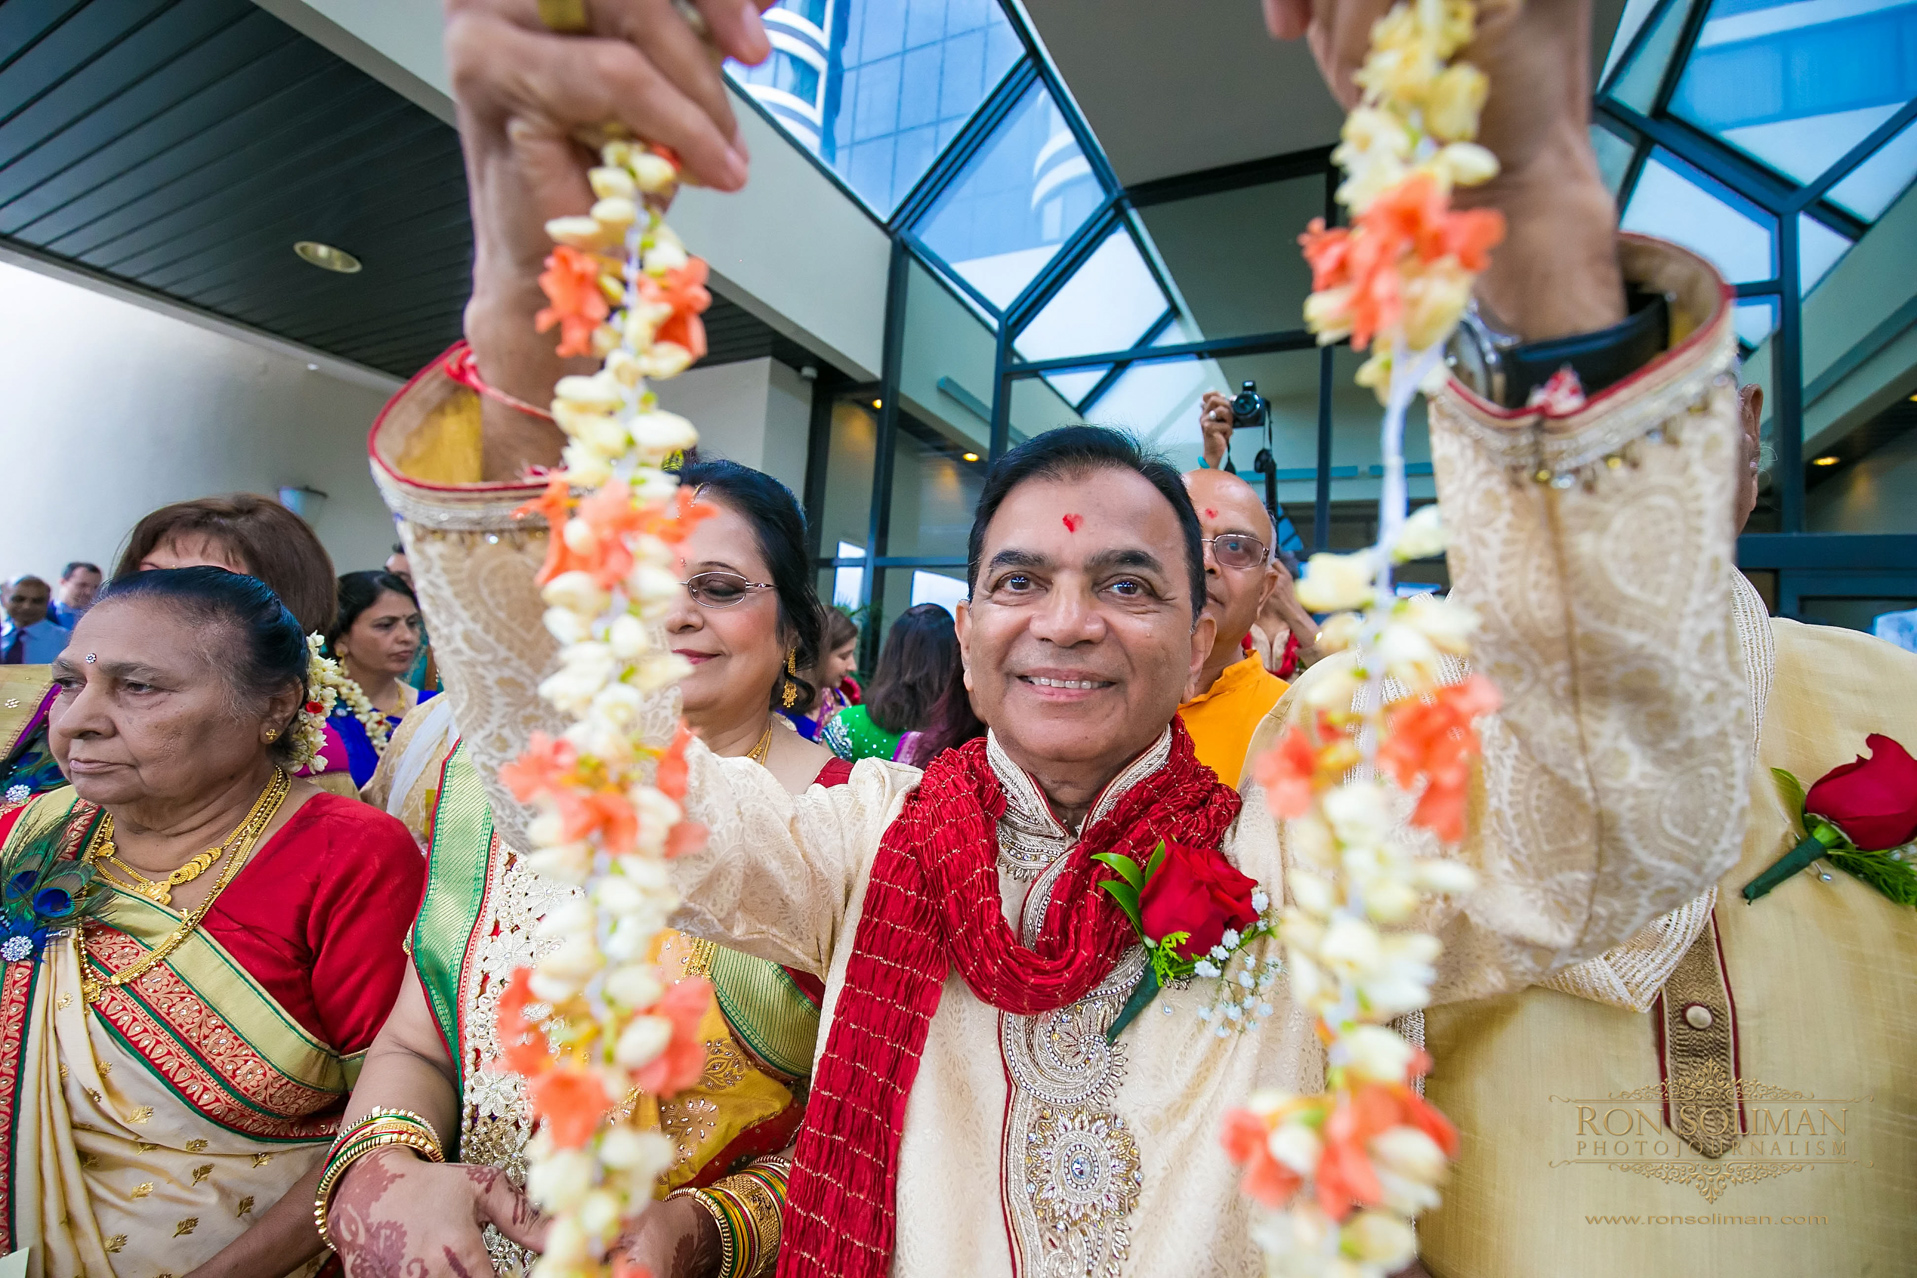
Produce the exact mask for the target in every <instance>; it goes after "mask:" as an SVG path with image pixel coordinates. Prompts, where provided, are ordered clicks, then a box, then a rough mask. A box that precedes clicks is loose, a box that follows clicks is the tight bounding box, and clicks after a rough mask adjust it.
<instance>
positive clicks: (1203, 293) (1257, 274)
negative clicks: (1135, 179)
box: [1136, 174, 1325, 341]
mask: <svg viewBox="0 0 1917 1278" xmlns="http://www.w3.org/2000/svg"><path fill="white" fill-rule="evenodd" d="M1324 211H1325V182H1324V178H1322V177H1320V176H1318V175H1315V174H1314V175H1312V176H1311V177H1304V178H1293V179H1291V180H1289V181H1285V182H1271V183H1266V184H1264V185H1262V186H1252V187H1244V188H1242V189H1240V190H1236V191H1221V192H1218V193H1216V194H1212V195H1201V196H1196V197H1194V198H1192V199H1189V200H1177V201H1173V202H1171V203H1168V204H1154V205H1150V206H1148V207H1146V208H1143V209H1140V210H1138V213H1137V215H1136V216H1137V219H1138V222H1139V224H1140V225H1141V226H1142V227H1143V228H1144V231H1145V233H1146V235H1147V236H1148V237H1149V239H1150V241H1151V245H1152V249H1153V251H1154V252H1156V253H1157V255H1158V260H1159V262H1160V264H1161V265H1162V266H1163V267H1164V270H1165V274H1166V278H1167V282H1168V283H1169V284H1170V285H1171V288H1172V291H1173V292H1174V294H1176V296H1175V297H1174V299H1173V301H1174V304H1175V305H1176V306H1177V308H1178V311H1179V316H1180V318H1181V319H1182V320H1183V321H1184V333H1185V335H1184V336H1183V337H1180V338H1174V339H1173V340H1176V341H1197V340H1200V339H1203V338H1207V337H1239V336H1243V335H1246V334H1250V333H1271V332H1281V331H1284V330H1286V329H1295V328H1302V327H1303V326H1304V305H1305V297H1306V295H1308V294H1309V293H1310V292H1311V270H1310V268H1309V267H1307V266H1306V265H1305V260H1304V256H1303V254H1301V253H1300V252H1299V251H1298V236H1299V235H1300V234H1301V233H1302V232H1303V231H1304V229H1305V226H1306V225H1307V224H1308V223H1309V222H1310V221H1311V219H1312V218H1314V217H1322V216H1324Z"/></svg>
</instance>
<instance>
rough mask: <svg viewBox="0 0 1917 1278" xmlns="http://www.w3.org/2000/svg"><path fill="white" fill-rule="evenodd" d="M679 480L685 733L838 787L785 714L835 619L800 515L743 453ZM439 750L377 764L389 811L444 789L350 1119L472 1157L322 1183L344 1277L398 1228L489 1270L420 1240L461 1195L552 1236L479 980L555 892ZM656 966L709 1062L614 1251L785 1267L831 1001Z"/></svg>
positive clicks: (766, 971)
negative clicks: (421, 1221) (653, 1189)
mask: <svg viewBox="0 0 1917 1278" xmlns="http://www.w3.org/2000/svg"><path fill="white" fill-rule="evenodd" d="M679 482H680V485H681V488H682V490H683V491H685V492H688V493H691V494H693V497H694V502H695V506H696V508H697V510H698V511H699V512H700V513H701V514H702V515H703V516H704V517H703V518H702V519H700V520H699V521H698V522H697V523H696V524H695V526H694V527H693V529H692V531H691V533H690V534H689V535H688V536H687V538H686V540H685V541H684V543H683V544H682V545H681V547H680V553H681V559H680V565H679V568H680V572H679V576H680V580H681V582H682V583H683V584H684V586H685V593H684V594H683V595H682V596H681V597H680V599H679V600H678V602H677V603H675V604H674V605H673V606H672V608H671V610H670V611H669V612H668V613H667V614H666V616H665V617H664V618H663V620H662V625H663V627H664V629H665V632H666V642H667V646H668V647H670V648H671V649H672V650H673V651H674V652H677V653H678V654H679V655H680V656H681V657H684V658H685V659H686V660H687V661H688V662H690V663H691V664H692V673H691V674H690V675H688V676H687V677H686V678H685V680H684V681H683V682H682V683H681V684H680V688H681V691H682V695H683V712H684V715H685V719H686V722H687V724H688V725H689V726H690V727H691V729H692V731H693V732H695V733H697V734H698V735H699V737H700V738H701V739H702V740H703V741H704V742H705V743H706V744H707V745H708V746H709V747H710V748H711V749H712V750H713V751H714V752H715V753H718V754H722V755H731V756H735V757H737V756H747V757H750V758H753V759H756V760H758V761H759V762H760V763H761V764H763V765H764V766H765V767H766V768H767V769H768V770H770V771H771V772H772V774H773V775H774V776H775V777H777V778H778V779H779V780H780V782H781V783H782V784H783V785H784V786H785V787H786V788H787V789H788V790H790V791H792V792H793V793H795V794H797V793H802V792H803V791H805V790H806V789H808V788H809V787H811V786H813V785H815V784H816V785H841V784H844V783H845V781H846V780H847V779H848V778H849V777H850V775H851V771H852V767H851V764H849V763H847V762H846V761H845V760H842V759H840V758H838V757H837V756H836V755H834V754H833V753H832V752H831V751H829V750H827V749H826V748H825V747H823V746H820V745H816V744H814V743H813V742H810V741H807V740H806V739H805V738H804V737H802V736H800V735H799V734H798V733H797V732H796V731H794V730H793V728H792V726H791V724H790V722H789V721H788V720H787V718H786V716H785V715H784V714H782V713H781V711H783V710H785V709H788V708H790V707H792V706H795V705H796V706H804V705H806V704H808V703H809V702H810V701H811V699H812V697H813V695H814V694H813V689H812V687H811V685H810V684H809V683H808V682H807V680H806V679H804V678H803V677H802V676H801V674H800V673H799V672H803V671H807V670H811V669H814V668H815V667H816V663H817V661H818V655H819V649H820V644H821V640H822V635H823V631H824V624H825V618H824V613H823V611H822V609H821V608H820V607H819V601H818V597H817V595H816V594H815V593H814V591H813V586H812V580H813V570H812V568H811V565H810V563H809V562H808V560H807V556H806V550H805V548H806V545H807V538H806V529H805V517H804V515H802V514H801V513H800V510H799V504H798V502H797V501H796V500H795V499H794V498H793V496H792V494H791V492H790V491H788V490H787V489H786V487H785V486H784V485H783V484H781V483H779V481H778V480H776V479H773V478H772V477H771V476H769V475H764V474H761V473H760V472H758V471H756V470H752V469H749V468H748V467H745V466H741V465H739V464H737V463H736V462H728V461H694V462H690V463H688V464H687V465H686V466H685V467H683V468H682V469H681V471H680V472H679ZM428 713H430V709H429V710H428V711H421V712H419V713H418V714H416V715H414V716H412V717H410V718H409V719H408V721H407V722H408V724H411V723H413V722H414V720H416V719H420V718H422V717H423V716H424V715H426V714H428ZM436 741H437V738H429V739H427V740H426V742H425V744H424V745H423V746H422V747H420V748H421V749H422V750H424V751H425V756H423V757H420V758H413V759H410V761H409V759H408V757H407V756H409V755H410V753H411V751H412V749H413V747H412V745H411V743H410V741H409V740H408V739H407V738H406V736H405V728H404V727H402V729H401V735H396V736H395V738H394V745H393V746H392V747H390V748H389V749H388V751H387V757H386V759H385V760H383V761H382V764H381V772H382V774H387V776H388V781H389V784H390V787H391V789H390V791H389V792H386V793H384V794H382V796H381V797H382V799H383V800H384V801H389V802H390V804H391V807H392V809H393V810H395V811H397V812H400V813H401V814H405V813H407V812H410V811H413V810H414V805H413V804H412V802H411V800H410V799H409V798H408V797H407V794H406V793H403V792H405V791H409V790H419V789H421V788H429V789H431V790H432V791H433V794H432V797H431V799H430V800H428V801H426V802H425V803H423V804H421V805H419V807H420V810H423V811H430V813H431V815H430V817H429V818H428V819H426V820H425V821H423V822H422V823H421V828H420V829H419V830H418V831H417V832H416V837H420V838H421V841H422V842H425V843H428V844H429V845H430V862H429V869H428V879H429V885H428V888H427V894H426V904H425V905H424V906H422V908H421V912H420V919H419V922H418V923H417V924H416V925H415V928H414V931H413V937H412V942H413V944H412V954H413V969H412V971H411V972H410V973H409V974H408V976H407V978H406V983H405V985H404V986H403V987H402V989H401V991H400V995H399V1000H398V1002H397V1004H396V1005H395V1006H394V1008H393V1012H392V1015H391V1017H390V1018H389V1019H388V1021H387V1028H386V1029H385V1030H383V1031H382V1032H381V1035H380V1038H379V1040H378V1041H377V1042H375V1043H374V1044H373V1047H372V1050H371V1052H369V1054H368V1056H367V1061H366V1067H365V1070H364V1071H363V1073H362V1074H361V1076H360V1083H359V1087H358V1089H357V1090H356V1091H355V1093H354V1100H353V1105H352V1108H351V1109H350V1110H349V1112H348V1113H347V1116H346V1119H347V1122H348V1123H349V1124H351V1123H354V1122H357V1121H359V1120H361V1119H371V1120H372V1121H378V1120H377V1119H376V1118H374V1117H373V1111H374V1110H375V1109H376V1108H382V1107H383V1108H386V1109H399V1110H406V1111H410V1112H412V1113H415V1114H419V1115H422V1116H424V1117H425V1120H426V1121H427V1122H428V1123H429V1124H431V1126H432V1131H433V1135H434V1136H435V1137H436V1138H437V1139H438V1140H440V1141H442V1142H443V1152H444V1153H445V1154H446V1155H447V1156H449V1157H458V1158H460V1159H463V1160H464V1162H461V1163H452V1164H449V1165H445V1166H441V1165H437V1164H433V1163H429V1162H425V1161H422V1160H420V1159H417V1158H414V1157H413V1155H412V1153H411V1152H409V1151H407V1150H403V1149H393V1150H381V1151H379V1152H376V1153H372V1154H368V1155H367V1156H365V1157H364V1158H363V1159H360V1160H358V1161H355V1162H353V1163H351V1164H350V1165H349V1166H348V1167H347V1168H346V1169H345V1171H344V1173H343V1174H341V1175H339V1176H338V1177H337V1178H336V1179H335V1180H334V1181H332V1182H329V1183H330V1184H331V1189H330V1191H329V1198H328V1201H327V1202H326V1204H325V1208H324V1212H323V1216H324V1219H325V1220H326V1222H327V1224H326V1228H327V1234H328V1237H329V1240H330V1241H331V1242H332V1244H333V1245H334V1246H335V1247H337V1248H338V1249H339V1251H340V1253H341V1255H342V1257H343V1258H344V1259H345V1261H346V1263H347V1268H348V1272H349V1273H358V1272H361V1271H362V1270H363V1269H366V1268H368V1267H369V1261H370V1259H371V1257H372V1256H373V1253H374V1252H376V1251H378V1250H379V1245H381V1244H379V1240H381V1239H390V1238H394V1237H400V1238H403V1239H404V1240H405V1241H404V1243H403V1248H404V1249H405V1250H406V1254H407V1256H408V1257H412V1258H417V1259H419V1260H420V1261H421V1263H422V1264H424V1266H425V1267H426V1268H429V1269H431V1270H432V1271H433V1272H435V1273H437V1272H440V1271H441V1269H442V1268H443V1266H444V1265H445V1264H446V1263H448V1261H449V1260H452V1259H457V1260H458V1262H459V1263H460V1264H463V1265H466V1266H467V1268H468V1269H470V1270H472V1271H473V1272H486V1273H490V1272H492V1265H491V1264H490V1263H489V1261H488V1257H487V1256H485V1255H483V1254H481V1255H470V1256H469V1255H465V1254H460V1255H458V1256H456V1257H455V1256H453V1255H452V1253H451V1252H448V1253H447V1254H446V1255H444V1256H442V1254H441V1253H440V1252H439V1251H438V1250H435V1249H434V1243H433V1240H432V1239H431V1238H430V1237H429V1236H428V1234H427V1233H426V1232H425V1231H420V1230H414V1229H413V1227H412V1225H411V1224H410V1223H409V1217H410V1216H412V1215H414V1214H416V1210H417V1207H416V1205H417V1204H418V1203H420V1202H424V1201H433V1202H439V1201H445V1200H447V1199H449V1198H450V1199H453V1200H456V1201H457V1202H459V1203H460V1204H462V1205H464V1204H470V1205H471V1210H472V1211H473V1212H474V1213H475V1214H476V1215H475V1217H474V1218H477V1219H489V1220H492V1221H493V1222H494V1223H496V1224H501V1225H502V1234H503V1235H504V1237H503V1238H502V1239H501V1240H499V1241H497V1242H496V1243H495V1244H494V1246H495V1247H496V1248H497V1250H496V1251H495V1252H494V1254H493V1256H492V1258H491V1259H492V1260H493V1261H497V1262H500V1263H501V1264H507V1263H513V1264H523V1263H525V1262H526V1261H527V1260H528V1259H529V1253H527V1252H524V1251H520V1250H519V1249H518V1244H520V1243H526V1244H529V1245H535V1246H536V1245H537V1242H538V1240H539V1229H538V1227H537V1226H535V1225H530V1224H527V1225H525V1227H524V1228H523V1229H522V1228H520V1226H521V1224H523V1223H524V1222H523V1221H522V1220H521V1218H520V1217H518V1216H515V1215H514V1214H513V1211H512V1208H511V1206H510V1194H511V1190H510V1186H509V1182H508V1181H506V1180H505V1179H504V1178H503V1177H498V1176H497V1175H496V1173H495V1172H494V1170H493V1169H496V1168H502V1167H515V1166H519V1165H522V1163H521V1160H522V1157H523V1151H524V1148H525V1143H526V1140H527V1138H528V1137H529V1136H530V1135H531V1132H532V1122H531V1118H530V1115H529V1114H528V1112H527V1107H526V1103H525V1099H524V1092H523V1090H522V1088H521V1084H520V1081H519V1080H518V1078H517V1077H516V1076H513V1075H509V1074H504V1073H501V1072H500V1071H499V1070H498V1069H497V1068H496V1067H495V1066H494V1064H493V1062H494V1061H495V1060H496V1058H497V1056H498V1047H497V1040H496V1038H495V1031H494V1026H495V1025H496V1024H497V1021H498V997H499V990H500V988H501V987H502V982H500V981H497V980H494V981H485V980H478V981H475V980H473V979H471V978H472V975H473V974H474V973H495V974H498V973H503V972H506V971H509V970H510V969H511V968H512V967H514V966H516V965H517V964H519V963H522V962H524V961H525V957H526V949H525V946H526V944H527V942H526V940H525V938H526V937H527V936H528V935H529V934H532V933H534V932H535V931H536V929H537V926H538V923H539V919H540V917H541V916H542V915H543V914H544V913H545V912H546V911H547V910H549V909H550V908H551V906H552V905H553V904H554V903H556V901H557V900H559V899H562V898H560V897H558V896H556V895H555V889H554V885H552V884H551V883H550V882H548V881H545V880H542V879H539V878H538V877H537V876H536V875H534V874H533V873H532V872H531V871H529V870H528V869H527V862H526V860H525V858H524V854H523V852H520V851H517V850H515V848H514V846H513V842H514V839H515V837H516V836H515V834H514V832H513V830H512V829H510V828H509V827H508V825H507V824H506V823H504V822H501V823H497V824H496V823H495V821H494V819H493V813H492V810H491V808H490V805H489V802H488V799H487V796H486V790H485V785H484V783H483V780H482V778H481V777H480V776H479V774H478V769H476V768H475V767H473V766H472V764H471V762H470V759H469V758H468V756H467V752H466V750H465V748H464V746H461V745H455V746H453V747H452V748H451V750H450V752H448V751H447V749H446V748H445V747H444V746H440V745H437V744H436ZM396 756H397V757H396ZM375 783H376V785H377V784H378V779H377V778H376V782H375ZM410 824H411V821H410V820H409V825H410ZM657 962H658V964H659V967H660V970H661V971H662V972H664V973H667V974H668V975H669V976H670V977H671V978H672V979H674V980H682V979H685V978H687V977H703V978H705V979H707V980H709V981H711V982H712V986H713V993H712V996H711V999H710V1001H709V1002H708V1004H707V1007H706V1010H705V1013H704V1020H703V1022H702V1024H701V1026H700V1033H701V1036H702V1037H703V1038H704V1039H705V1041H706V1068H705V1073H704V1076H703V1077H702V1079H701V1080H700V1082H699V1083H698V1084H696V1085H695V1086H693V1087H692V1088H690V1089H689V1090H687V1091H685V1092H682V1093H680V1094H679V1095H677V1096H674V1097H672V1098H671V1099H670V1100H667V1101H664V1102H660V1101H658V1100H656V1099H654V1098H652V1097H647V1096H637V1097H635V1101H634V1103H635V1104H636V1105H638V1106H639V1107H640V1110H641V1112H642V1113H644V1114H646V1115H648V1116H649V1117H653V1118H656V1121H657V1123H658V1125H659V1128H660V1129H661V1130H663V1131H664V1132H665V1133H666V1134H667V1135H668V1136H669V1137H671V1139H672V1142H673V1146H674V1150H675V1153H676V1159H675V1161H674V1163H673V1165H672V1167H671V1168H670V1169H668V1171H667V1172H666V1174H665V1176H664V1177H663V1178H662V1190H670V1191H672V1196H671V1197H670V1198H669V1199H668V1200H667V1201H666V1202H663V1203H661V1204H659V1205H658V1206H657V1207H655V1208H654V1209H653V1210H651V1211H649V1212H647V1213H646V1214H645V1215H644V1217H642V1219H641V1221H640V1223H639V1224H638V1226H637V1227H636V1229H635V1232H634V1233H633V1234H632V1235H631V1236H629V1237H627V1238H626V1239H624V1240H622V1241H621V1244H620V1250H621V1254H622V1255H623V1256H624V1258H625V1259H627V1260H629V1261H632V1262H635V1263H637V1264H639V1265H642V1266H644V1267H645V1268H646V1269H648V1270H650V1271H651V1272H652V1273H654V1274H657V1275H659V1276H660V1278H667V1276H668V1275H671V1276H673V1278H682V1276H684V1278H706V1276H708V1275H724V1278H735V1276H736V1275H743V1274H748V1273H770V1272H771V1268H772V1264H773V1261H774V1259H775V1257H776V1253H777V1247H778V1235H779V1213H780V1209H781V1207H782V1204H783V1198H784V1190H785V1169H786V1166H787V1159H786V1157H785V1151H786V1150H787V1149H788V1147H789V1146H790V1145H791V1143H792V1141H793V1139H794V1137H795V1136H796V1134H797V1132H798V1128H799V1123H800V1120H801V1119H802V1118H803V1117H804V1114H805V1101H804V1097H805V1095H806V1090H807V1084H808V1082H809V1077H810V1074H811V1070H812V1056H813V1049H814V1047H815V1045H816V1040H817V1038H818V1027H819V1002H820V999H821V998H822V996H823V994H824V990H823V988H822V987H821V985H820V983H819V982H818V981H817V979H815V978H813V977H811V976H809V975H807V974H804V973H794V972H790V971H788V970H787V969H785V968H782V967H780V966H778V965H777V964H774V963H769V962H766V961H765V960H763V959H757V958H751V957H749V956H747V955H744V954H739V953H737V952H735V951H732V950H726V949H720V948H718V947H716V946H714V945H712V944H711V943H710V942H705V941H699V940H695V939H693V938H692V937H689V936H686V935H684V934H682V933H678V932H668V933H667V934H666V935H665V938H664V941H663V943H662V946H661V949H660V952H659V954H658V957H657ZM449 1044H450V1045H451V1050H450V1051H449V1050H448V1045H449ZM455 1137H457V1138H458V1148H457V1150H456V1151H455V1149H454V1147H453V1145H454V1138H455ZM463 1210H464V1207H463V1206H462V1211H463ZM502 1222H511V1223H502ZM409 1231H410V1232H409ZM382 1254H384V1253H382ZM391 1259H395V1260H397V1259H400V1258H398V1257H391ZM481 1265H485V1266H486V1268H484V1269H480V1268H479V1266H481Z"/></svg>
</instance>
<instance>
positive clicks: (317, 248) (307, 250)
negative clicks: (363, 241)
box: [293, 240, 360, 275]
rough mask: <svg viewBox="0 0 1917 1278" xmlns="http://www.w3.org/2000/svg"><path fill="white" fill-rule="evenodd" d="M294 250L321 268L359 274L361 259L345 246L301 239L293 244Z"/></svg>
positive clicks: (345, 273) (341, 272)
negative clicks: (344, 247)
mask: <svg viewBox="0 0 1917 1278" xmlns="http://www.w3.org/2000/svg"><path fill="white" fill-rule="evenodd" d="M293 251H294V252H295V253H298V254H299V255H300V256H301V257H302V258H304V259H305V260H307V261H308V262H311V263H312V264H313V265H314V266H317V267H319V268H320V269H321V270H324V271H338V272H339V273H340V274H341V275H357V274H359V270H360V264H359V259H358V258H356V257H354V256H353V255H352V254H351V253H348V252H347V251H346V250H345V249H343V248H334V247H333V246H332V245H331V244H321V243H320V242H319V241H318V240H301V241H300V242H299V243H298V244H295V245H294V246H293Z"/></svg>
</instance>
